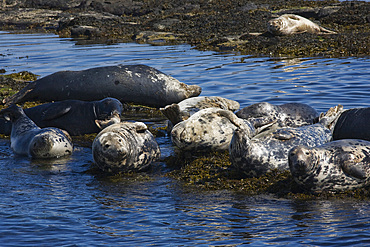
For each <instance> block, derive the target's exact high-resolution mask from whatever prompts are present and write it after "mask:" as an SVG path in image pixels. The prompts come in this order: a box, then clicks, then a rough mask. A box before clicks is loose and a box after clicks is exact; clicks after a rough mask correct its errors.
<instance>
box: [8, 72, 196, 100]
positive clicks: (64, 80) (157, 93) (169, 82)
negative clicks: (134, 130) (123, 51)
mask: <svg viewBox="0 0 370 247" xmlns="http://www.w3.org/2000/svg"><path fill="white" fill-rule="evenodd" d="M200 92H201V88H200V87H199V86H196V85H186V84H185V83H182V82H179V81H178V80H176V79H175V78H173V77H171V76H168V75H166V74H163V73H162V72H160V71H158V70H156V69H154V68H152V67H148V66H145V65H125V66H124V65H118V66H106V67H98V68H92V69H87V70H82V71H60V72H56V73H54V74H51V75H48V76H45V77H43V78H41V79H39V80H36V81H34V82H31V83H30V84H28V85H27V86H26V87H24V88H23V89H22V90H20V91H19V92H18V93H16V94H14V95H13V96H10V97H8V98H6V99H4V101H3V103H6V104H7V105H8V104H11V103H21V102H25V101H36V100H39V101H43V102H51V101H61V100H67V99H77V100H85V101H93V100H101V99H104V98H106V97H113V98H116V99H118V100H120V101H121V102H130V103H137V104H141V105H148V106H154V107H165V106H166V105H169V104H172V103H178V102H180V101H182V100H184V99H186V98H189V97H194V96H198V95H199V94H200Z"/></svg>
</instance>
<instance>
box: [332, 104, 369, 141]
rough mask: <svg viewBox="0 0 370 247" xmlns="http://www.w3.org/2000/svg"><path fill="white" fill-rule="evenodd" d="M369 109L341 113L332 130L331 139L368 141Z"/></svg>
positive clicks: (354, 109) (356, 109) (349, 110)
mask: <svg viewBox="0 0 370 247" xmlns="http://www.w3.org/2000/svg"><path fill="white" fill-rule="evenodd" d="M369 122H370V107H366V108H353V109H348V110H345V111H343V112H342V114H341V115H340V117H339V118H338V120H337V121H336V123H335V125H334V128H333V139H334V140H339V139H362V140H367V141H370V123H369Z"/></svg>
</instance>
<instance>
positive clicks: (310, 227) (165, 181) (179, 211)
mask: <svg viewBox="0 0 370 247" xmlns="http://www.w3.org/2000/svg"><path fill="white" fill-rule="evenodd" d="M115 64H146V65H149V66H153V67H155V68H157V69H159V70H161V71H163V72H165V73H167V74H170V75H172V76H174V77H175V78H177V79H179V80H180V81H182V82H185V83H187V84H196V85H199V86H201V87H202V88H203V92H202V95H205V96H213V95H215V96H222V97H226V98H230V99H234V100H237V101H238V102H240V104H241V106H242V107H245V106H247V105H249V104H252V103H256V102H261V101H268V102H271V103H287V102H302V103H307V104H309V105H311V106H313V107H314V108H316V109H317V110H318V111H326V110H327V109H328V108H329V107H331V106H334V105H337V104H343V105H344V107H345V108H352V107H365V106H369V97H370V87H369V79H370V69H369V68H370V59H369V58H340V59H328V58H294V59H288V58H267V57H265V58H255V57H249V56H241V55H238V54H229V53H215V52H200V51H197V50H193V49H191V47H190V46H187V45H180V46H150V45H139V44H133V43H129V44H113V45H80V44H79V42H78V41H75V40H71V39H61V38H59V37H57V36H55V35H51V34H12V33H7V32H0V69H1V68H4V69H5V70H6V71H7V73H13V72H20V71H25V70H26V71H30V72H32V73H35V74H38V75H40V76H45V75H48V74H51V73H54V72H56V71H60V70H82V69H87V68H92V67H97V66H106V65H115ZM157 141H158V142H159V144H160V146H161V149H162V153H163V155H164V156H166V155H170V153H171V151H172V146H171V143H170V140H169V139H168V138H167V137H162V138H158V140H157ZM92 165H93V162H92V156H91V149H90V148H85V147H79V146H76V147H75V152H74V153H73V155H72V156H71V157H68V158H65V159H61V160H58V161H53V162H43V163H42V162H39V161H32V160H30V159H27V158H23V157H18V156H14V154H13V153H12V151H11V150H10V143H9V140H7V139H0V197H1V200H0V241H1V242H0V245H1V246H240V245H244V244H245V245H246V244H251V245H253V246H259V245H303V246H307V245H314V246H331V245H335V246H337V245H346V246H353V245H369V244H370V231H369V229H370V216H369V210H370V201H368V200H365V201H358V200H349V199H347V200H311V201H301V200H287V199H281V198H276V197H274V196H269V195H264V196H253V197H251V196H246V195H243V194H238V193H234V192H232V191H227V190H222V191H202V190H197V189H194V188H188V187H186V186H183V185H182V184H181V183H179V182H177V181H174V180H172V179H170V178H166V177H165V176H163V174H164V173H165V171H166V165H165V164H163V163H157V164H155V165H154V167H155V168H154V171H153V172H151V173H148V174H146V176H134V177H129V178H122V179H119V180H117V181H112V180H107V179H104V178H99V177H96V176H94V175H93V174H90V173H89V172H88V171H89V169H90V167H91V166H92Z"/></svg>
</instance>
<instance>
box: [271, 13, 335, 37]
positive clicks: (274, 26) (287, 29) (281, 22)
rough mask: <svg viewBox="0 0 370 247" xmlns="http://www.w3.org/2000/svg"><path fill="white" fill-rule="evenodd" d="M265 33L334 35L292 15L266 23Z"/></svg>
mask: <svg viewBox="0 0 370 247" xmlns="http://www.w3.org/2000/svg"><path fill="white" fill-rule="evenodd" d="M267 31H268V32H270V33H271V34H273V35H291V34H297V33H313V34H336V32H334V31H330V30H328V29H326V28H323V27H321V26H319V25H317V24H316V23H313V22H312V21H310V20H309V19H306V18H304V17H302V16H299V15H294V14H284V15H281V16H280V17H278V18H274V19H272V20H270V21H268V23H267Z"/></svg>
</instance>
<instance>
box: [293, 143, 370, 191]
mask: <svg viewBox="0 0 370 247" xmlns="http://www.w3.org/2000/svg"><path fill="white" fill-rule="evenodd" d="M289 168H290V171H291V173H292V176H293V177H294V180H295V181H296V182H297V183H298V184H299V185H301V186H302V187H303V188H304V189H306V190H309V191H312V192H322V191H332V192H338V191H347V190H351V189H356V188H361V187H364V186H367V185H369V184H370V142H369V141H365V140H357V139H345V140H337V141H332V142H329V143H326V144H323V145H321V146H317V147H307V146H297V147H295V148H293V149H292V150H291V151H290V152H289Z"/></svg>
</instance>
